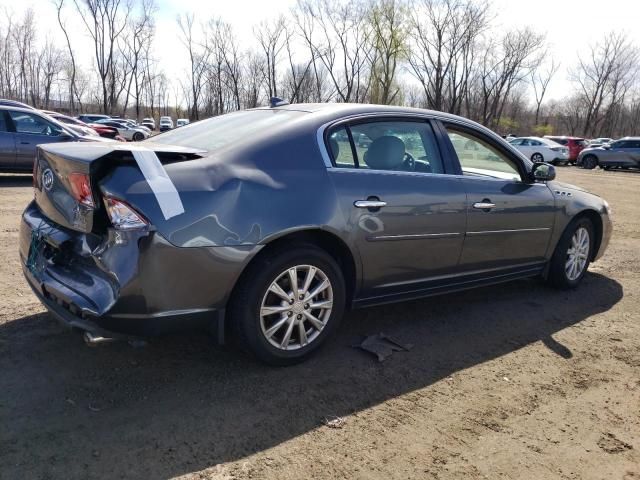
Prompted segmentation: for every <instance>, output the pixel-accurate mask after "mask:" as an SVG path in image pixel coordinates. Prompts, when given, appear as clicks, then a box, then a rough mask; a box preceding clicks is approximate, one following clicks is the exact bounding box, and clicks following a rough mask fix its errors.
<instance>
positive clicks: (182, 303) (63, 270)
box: [17, 102, 612, 365]
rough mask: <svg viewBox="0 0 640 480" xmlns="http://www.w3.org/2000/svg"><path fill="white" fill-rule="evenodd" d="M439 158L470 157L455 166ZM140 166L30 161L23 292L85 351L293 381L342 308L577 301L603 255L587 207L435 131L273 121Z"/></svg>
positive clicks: (121, 157) (226, 122)
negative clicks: (123, 350) (266, 368)
mask: <svg viewBox="0 0 640 480" xmlns="http://www.w3.org/2000/svg"><path fill="white" fill-rule="evenodd" d="M273 103H276V104H278V103H277V102H272V104H273ZM352 132H353V133H359V134H364V135H366V136H367V137H368V138H369V139H370V140H371V143H370V145H369V147H368V148H367V149H366V150H358V149H357V148H356V145H355V144H354V139H355V135H352ZM344 133H347V135H344ZM345 138H346V140H345ZM453 138H457V140H456V141H453V140H452V139H453ZM469 143H475V144H476V145H477V147H476V148H472V147H469V146H468V145H467V144H469ZM456 145H467V148H468V149H469V150H471V151H475V152H477V154H476V155H475V157H474V159H473V162H472V163H471V164H470V163H469V162H467V161H466V160H465V159H464V158H461V157H460V155H459V154H458V150H457V148H456ZM141 146H144V147H145V152H144V155H142V152H140V151H139V150H138V149H136V148H131V147H129V150H130V151H128V149H127V145H123V146H118V147H120V148H118V149H117V151H114V148H113V147H112V146H108V145H105V146H103V147H101V148H92V149H91V151H87V150H86V149H82V148H77V146H76V148H74V146H73V145H63V146H57V145H43V146H42V147H40V151H39V154H38V160H37V164H36V168H35V174H34V179H35V182H34V200H33V201H32V202H31V203H30V204H29V205H28V206H27V207H26V209H25V211H24V213H23V216H22V221H21V225H20V236H19V242H17V243H18V244H19V251H20V261H21V265H22V269H23V273H24V276H25V278H26V280H27V282H28V283H29V284H30V285H31V287H32V289H33V291H34V294H35V295H36V296H37V297H38V298H39V299H40V301H41V302H42V303H43V304H44V305H45V307H46V308H47V309H48V310H49V311H50V312H51V313H52V315H53V316H54V317H56V318H58V319H60V320H62V321H63V322H64V323H66V324H67V325H70V326H73V327H76V328H77V329H80V330H84V331H85V339H86V341H87V343H92V342H95V340H96V337H97V336H100V337H102V339H103V340H104V339H110V338H120V339H127V338H131V337H134V338H136V337H137V336H144V335H159V334H161V333H163V332H169V331H175V330H180V329H186V328H191V329H195V328H200V329H202V330H208V331H211V332H216V333H221V334H222V333H224V332H225V327H226V331H227V332H229V333H231V334H232V335H234V337H235V341H236V343H238V344H239V345H242V346H243V348H244V349H246V350H248V351H250V352H252V353H253V354H254V355H255V356H256V357H257V358H259V359H260V360H262V361H264V362H268V363H270V364H275V365H286V364H292V363H296V362H299V361H302V360H304V359H305V358H307V357H308V356H309V355H310V354H311V353H313V352H314V351H315V350H316V349H317V348H318V347H320V346H321V345H322V344H323V343H325V341H326V340H328V339H329V338H330V336H331V333H332V332H335V331H336V329H337V327H338V325H339V323H340V319H341V317H342V315H343V312H344V311H345V308H347V309H350V308H356V307H366V306H371V305H376V304H384V303H389V302H394V301H406V300H414V299H416V298H419V297H426V296H430V295H434V294H438V293H445V292H457V291H459V290H461V289H465V288H472V287H478V286H485V285H494V284H496V283H499V282H503V281H507V280H514V279H519V278H529V277H543V278H545V279H546V280H547V282H548V283H549V284H551V285H552V286H554V287H556V288H561V289H571V288H576V287H577V286H578V285H579V284H580V282H581V281H582V280H583V278H584V277H585V275H586V273H587V270H588V267H589V264H590V262H593V261H596V260H597V259H598V258H600V257H601V256H602V255H603V252H604V251H605V250H606V248H607V244H608V242H609V238H610V236H611V230H612V225H611V221H610V217H609V206H608V204H607V202H606V201H604V200H603V199H602V198H600V197H598V196H596V195H593V194H590V193H587V192H586V191H584V190H582V189H580V188H577V187H572V186H570V185H566V184H563V183H560V182H555V181H554V177H555V167H554V166H553V165H549V164H547V163H533V162H531V161H530V160H529V159H528V158H527V157H524V156H523V155H522V154H521V153H520V152H518V151H517V150H516V149H515V148H514V147H512V146H510V145H509V144H508V143H507V142H505V141H504V140H503V139H501V138H500V137H499V136H498V135H496V134H495V133H493V132H492V131H491V130H489V129H487V128H485V127H482V126H481V125H478V124H477V123H474V122H472V121H470V120H467V119H464V118H461V117H457V116H453V115H449V114H445V113H440V112H435V111H427V110H421V109H410V108H402V107H391V106H381V105H357V104H346V103H343V104H296V105H291V106H290V107H289V106H287V105H283V104H282V103H281V102H280V103H279V106H276V107H272V108H269V107H264V108H258V109H252V110H245V111H239V112H233V113H229V114H226V115H220V116H217V117H214V118H210V119H206V120H202V121H200V122H197V123H194V124H192V125H190V126H189V128H179V129H175V130H173V131H171V132H167V133H165V134H162V135H158V136H156V137H154V138H152V139H149V140H147V141H145V142H142V144H141ZM563 148H564V147H563ZM114 158H117V161H114ZM52 171H63V172H73V176H72V178H68V177H64V176H63V177H61V178H57V177H55V178H54V179H53V181H52V179H51V175H50V173H51V172H52ZM159 178H161V179H162V180H163V182H157V180H158V179H159ZM78 186H81V187H82V188H78ZM534 187H535V188H534ZM34 231H37V232H41V233H40V235H41V237H40V239H41V240H42V241H40V242H38V243H36V242H34V241H32V238H33V232H34ZM54 239H55V240H54ZM501 293H503V292H502V291H501V289H500V288H495V287H493V288H492V289H491V290H490V295H489V296H490V297H492V298H493V299H494V300H495V299H496V297H500V295H501ZM498 300H499V298H498ZM495 308H499V305H497V306H496V307H495ZM522 308H526V305H525V303H524V299H523V300H522ZM463 333H464V332H461V334H463ZM325 363H326V362H325Z"/></svg>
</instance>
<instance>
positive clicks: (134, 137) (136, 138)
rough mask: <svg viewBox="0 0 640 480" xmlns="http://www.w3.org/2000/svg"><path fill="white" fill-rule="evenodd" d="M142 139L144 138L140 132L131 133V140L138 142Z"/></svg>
mask: <svg viewBox="0 0 640 480" xmlns="http://www.w3.org/2000/svg"><path fill="white" fill-rule="evenodd" d="M142 140H144V135H143V134H141V133H140V132H136V133H134V134H133V141H134V142H140V141H142Z"/></svg>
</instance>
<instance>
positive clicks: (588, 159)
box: [582, 155, 598, 170]
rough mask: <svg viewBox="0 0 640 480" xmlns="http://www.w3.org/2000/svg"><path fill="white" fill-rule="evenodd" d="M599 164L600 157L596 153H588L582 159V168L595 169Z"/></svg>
mask: <svg viewBox="0 0 640 480" xmlns="http://www.w3.org/2000/svg"><path fill="white" fill-rule="evenodd" d="M597 166H598V159H597V158H596V157H595V155H587V156H585V157H584V158H583V159H582V168H586V169H587V170H593V169H594V168H596V167H597Z"/></svg>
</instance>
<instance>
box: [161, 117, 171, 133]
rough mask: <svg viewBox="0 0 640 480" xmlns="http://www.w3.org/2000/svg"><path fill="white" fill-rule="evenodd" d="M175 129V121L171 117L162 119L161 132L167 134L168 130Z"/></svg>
mask: <svg viewBox="0 0 640 480" xmlns="http://www.w3.org/2000/svg"><path fill="white" fill-rule="evenodd" d="M172 128H173V120H171V117H160V128H159V130H160V131H161V132H166V131H167V130H171V129H172Z"/></svg>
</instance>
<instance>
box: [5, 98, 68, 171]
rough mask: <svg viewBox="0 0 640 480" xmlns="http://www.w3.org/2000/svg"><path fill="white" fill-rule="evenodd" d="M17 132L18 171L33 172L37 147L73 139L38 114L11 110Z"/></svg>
mask: <svg viewBox="0 0 640 480" xmlns="http://www.w3.org/2000/svg"><path fill="white" fill-rule="evenodd" d="M8 112H9V117H10V119H11V121H12V123H13V128H14V131H15V134H14V135H15V145H16V163H15V168H16V169H17V170H25V171H31V170H32V169H33V161H34V159H35V156H36V147H37V146H38V145H41V144H44V143H56V142H61V141H68V140H70V139H71V137H70V136H69V135H67V134H66V133H65V132H64V131H63V130H62V129H61V128H60V127H58V126H57V125H56V124H54V123H52V122H49V121H48V120H46V119H45V118H43V117H41V116H40V115H38V114H37V113H32V112H25V111H19V110H9V111H8Z"/></svg>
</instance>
